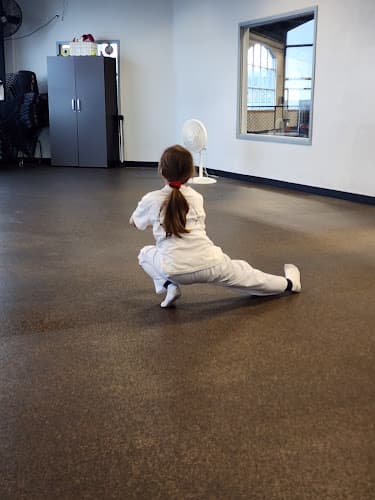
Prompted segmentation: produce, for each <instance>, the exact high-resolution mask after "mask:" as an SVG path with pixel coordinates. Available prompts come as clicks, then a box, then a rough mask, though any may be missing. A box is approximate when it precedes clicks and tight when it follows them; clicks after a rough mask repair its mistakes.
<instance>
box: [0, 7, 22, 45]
mask: <svg viewBox="0 0 375 500" xmlns="http://www.w3.org/2000/svg"><path fill="white" fill-rule="evenodd" d="M0 23H1V26H2V28H3V36H4V38H8V37H10V36H12V35H14V34H15V32H16V31H17V30H18V29H19V28H20V26H21V24H22V11H21V7H20V6H19V5H18V3H17V2H16V1H15V0H0Z"/></svg>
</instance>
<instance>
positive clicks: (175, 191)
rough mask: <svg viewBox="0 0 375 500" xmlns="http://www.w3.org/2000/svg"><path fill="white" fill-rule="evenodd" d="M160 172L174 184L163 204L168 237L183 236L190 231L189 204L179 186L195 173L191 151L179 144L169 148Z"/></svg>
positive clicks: (163, 156)
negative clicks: (187, 222)
mask: <svg viewBox="0 0 375 500" xmlns="http://www.w3.org/2000/svg"><path fill="white" fill-rule="evenodd" d="M159 172H160V174H161V175H162V176H163V177H164V179H166V180H167V181H168V182H169V183H170V184H172V185H173V186H174V187H172V190H171V194H170V195H169V197H168V198H167V200H166V201H165V203H164V205H163V209H164V229H165V232H166V234H167V238H168V237H170V236H172V235H174V236H177V237H178V238H181V234H183V233H188V232H189V230H188V229H186V227H185V226H186V216H187V213H188V211H189V204H188V202H187V200H186V198H185V196H184V195H183V194H182V193H181V191H180V188H179V186H180V185H181V184H185V182H187V181H188V179H190V177H192V176H193V174H194V163H193V157H192V156H191V153H190V152H189V151H188V150H187V149H185V148H183V147H182V146H179V145H175V146H171V147H169V148H167V149H166V150H165V151H164V153H163V154H162V156H161V159H160V163H159Z"/></svg>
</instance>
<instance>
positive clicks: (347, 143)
mask: <svg viewBox="0 0 375 500" xmlns="http://www.w3.org/2000/svg"><path fill="white" fill-rule="evenodd" d="M314 5H318V34H317V58H316V86H315V98H314V101H315V105H314V124H313V143H312V145H311V146H301V145H287V144H280V143H265V142H258V141H257V142H255V141H246V140H238V139H236V103H237V61H238V59H237V52H238V44H237V30H238V23H239V22H244V21H249V20H252V19H258V18H264V17H268V16H274V15H278V14H284V13H287V12H290V11H294V10H300V9H302V8H306V7H312V6H314ZM374 25H375V2H374V0H357V1H354V0H316V1H315V2H311V1H310V0H231V1H227V0H189V1H178V0H176V2H175V23H174V30H175V31H174V50H175V67H176V75H177V78H176V93H177V102H178V108H177V119H176V125H177V127H180V126H181V124H182V123H183V121H184V120H185V119H187V118H189V117H195V118H198V119H201V120H202V121H203V122H204V123H205V124H206V126H207V129H208V134H209V143H208V150H207V155H208V160H207V161H208V166H209V167H211V168H215V169H219V170H225V171H231V172H236V173H241V174H247V175H255V176H259V177H266V178H271V179H278V180H283V181H288V182H294V183H300V184H307V185H312V186H318V187H324V188H329V189H336V190H342V191H347V192H353V193H357V194H367V195H370V196H374V195H375V150H374V149H373V144H374V142H375V93H374V92H373V85H374V84H373V82H374V79H375V67H374V65H373V61H374V60H375V37H374V35H373V26H374Z"/></svg>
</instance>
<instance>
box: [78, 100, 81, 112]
mask: <svg viewBox="0 0 375 500" xmlns="http://www.w3.org/2000/svg"><path fill="white" fill-rule="evenodd" d="M77 111H81V99H77Z"/></svg>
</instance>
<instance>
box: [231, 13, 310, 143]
mask: <svg viewBox="0 0 375 500" xmlns="http://www.w3.org/2000/svg"><path fill="white" fill-rule="evenodd" d="M316 15H317V10H316V8H315V9H310V10H306V11H299V12H296V13H291V14H287V15H285V16H281V17H277V18H271V19H266V20H258V21H253V22H246V23H241V24H240V26H239V37H240V64H239V99H238V101H239V110H238V126H237V131H238V133H237V136H238V137H239V138H240V139H242V138H244V139H260V140H271V141H272V140H273V141H274V140H278V141H283V142H297V143H301V144H311V139H312V111H313V89H314V63H315V37H316V35H315V33H316Z"/></svg>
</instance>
